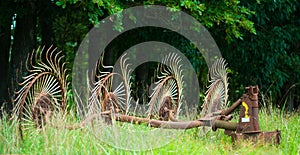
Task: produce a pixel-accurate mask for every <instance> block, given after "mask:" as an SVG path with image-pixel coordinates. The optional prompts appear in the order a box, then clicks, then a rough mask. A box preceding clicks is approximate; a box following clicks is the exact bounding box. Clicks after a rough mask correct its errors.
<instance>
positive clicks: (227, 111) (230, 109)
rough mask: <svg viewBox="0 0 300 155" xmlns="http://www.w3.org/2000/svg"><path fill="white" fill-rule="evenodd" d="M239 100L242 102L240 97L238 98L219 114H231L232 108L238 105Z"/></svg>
mask: <svg viewBox="0 0 300 155" xmlns="http://www.w3.org/2000/svg"><path fill="white" fill-rule="evenodd" d="M241 102H242V99H238V100H237V101H236V102H234V103H233V104H232V105H231V106H230V107H229V108H228V109H227V110H224V111H223V112H222V113H221V115H229V114H231V113H232V111H233V110H234V109H236V108H237V107H238V106H240V104H241Z"/></svg>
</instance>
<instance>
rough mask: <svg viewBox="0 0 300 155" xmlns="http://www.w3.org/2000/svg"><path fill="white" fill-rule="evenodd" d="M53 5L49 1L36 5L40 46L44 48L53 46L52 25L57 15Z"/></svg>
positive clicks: (44, 0)
mask: <svg viewBox="0 0 300 155" xmlns="http://www.w3.org/2000/svg"><path fill="white" fill-rule="evenodd" d="M54 5H55V4H53V2H52V1H49V0H43V1H40V2H39V5H38V16H39V18H38V19H39V26H40V35H41V38H42V45H43V46H46V48H48V47H50V46H51V45H53V40H54V38H53V37H54V35H53V30H52V23H53V22H54V17H55V15H56V14H57V11H56V10H55V9H56V8H55V6H54Z"/></svg>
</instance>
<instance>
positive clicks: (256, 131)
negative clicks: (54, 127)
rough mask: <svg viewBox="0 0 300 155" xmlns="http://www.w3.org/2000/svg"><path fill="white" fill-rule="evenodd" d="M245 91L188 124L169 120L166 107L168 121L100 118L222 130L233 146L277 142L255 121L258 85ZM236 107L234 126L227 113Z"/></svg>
mask: <svg viewBox="0 0 300 155" xmlns="http://www.w3.org/2000/svg"><path fill="white" fill-rule="evenodd" d="M246 90H247V93H246V94H244V95H243V96H242V97H241V98H240V99H238V100H237V101H236V102H235V103H233V104H232V106H230V107H229V108H228V109H225V110H221V111H219V112H215V113H212V114H208V115H206V116H205V117H203V118H200V119H197V120H192V121H180V120H177V119H175V118H174V117H173V112H174V110H170V109H167V108H164V111H165V112H168V114H169V115H168V117H169V119H168V120H169V121H168V120H155V119H151V118H143V117H136V116H129V115H125V114H120V113H111V112H106V113H105V114H104V115H106V117H107V115H108V117H109V118H114V119H115V120H116V121H120V122H128V123H135V124H147V125H149V126H151V127H155V128H166V129H191V128H197V127H200V126H209V127H212V129H213V131H216V130H217V129H225V134H226V135H230V136H231V138H232V142H233V143H235V142H237V141H240V140H251V141H252V142H254V143H256V142H258V141H262V142H264V143H265V142H267V143H273V144H279V143H280V139H281V132H280V130H275V131H271V132H263V131H260V126H259V121H258V108H259V107H258V86H249V87H246ZM240 106H241V108H240V116H239V121H238V123H235V122H229V120H231V119H232V116H231V115H230V114H231V113H232V112H233V111H234V110H235V109H237V108H238V107H240ZM112 115H113V116H112ZM102 116H103V115H102Z"/></svg>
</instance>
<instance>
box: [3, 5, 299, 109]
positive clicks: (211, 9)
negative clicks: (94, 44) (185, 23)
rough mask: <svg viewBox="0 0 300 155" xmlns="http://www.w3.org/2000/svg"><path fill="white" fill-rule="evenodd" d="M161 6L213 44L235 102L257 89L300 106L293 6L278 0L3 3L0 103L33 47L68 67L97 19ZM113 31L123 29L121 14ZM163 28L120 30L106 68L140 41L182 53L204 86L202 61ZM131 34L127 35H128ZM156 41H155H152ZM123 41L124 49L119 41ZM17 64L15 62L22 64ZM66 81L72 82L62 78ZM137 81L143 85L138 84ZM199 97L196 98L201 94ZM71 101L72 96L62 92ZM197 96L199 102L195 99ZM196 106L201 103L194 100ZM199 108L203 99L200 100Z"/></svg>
mask: <svg viewBox="0 0 300 155" xmlns="http://www.w3.org/2000/svg"><path fill="white" fill-rule="evenodd" d="M152 4H155V5H163V6H168V7H170V8H172V9H176V10H182V11H184V12H186V13H188V14H190V15H191V16H193V17H194V18H195V19H197V20H198V21H200V22H201V23H202V24H203V25H204V26H205V27H206V28H207V29H208V30H209V31H210V33H211V34H212V36H213V37H214V39H215V40H216V42H217V44H218V46H219V49H220V51H221V52H222V55H223V57H224V58H225V59H226V60H227V62H228V64H229V65H228V67H229V68H230V70H229V73H230V74H229V77H230V78H229V83H230V84H229V87H230V91H229V95H230V98H229V100H231V101H233V100H235V99H237V98H238V97H239V96H240V95H241V94H242V93H243V92H244V88H243V87H245V86H248V85H254V84H257V85H259V87H260V89H261V98H262V99H263V101H264V103H268V104H274V105H278V106H280V107H282V108H285V107H288V109H289V110H293V109H295V108H297V107H299V102H300V91H299V88H300V86H299V82H300V80H299V79H300V61H299V60H300V59H299V54H300V17H299V14H300V2H299V1H298V0H283V1H271V0H261V1H247V2H246V1H245V2H244V1H242V2H240V1H237V0H223V1H211V0H205V1H192V0H188V1H176V2H174V1H172V0H163V1H155V0H154V1H153V0H146V1H141V0H136V1H135V0H134V1H108V0H99V1H85V0H45V1H37V0H29V1H23V0H15V1H10V0H2V1H1V2H0V41H1V46H0V51H1V52H0V54H1V56H0V62H1V64H2V65H1V66H0V68H1V69H0V71H1V77H0V83H1V89H0V94H1V95H0V100H1V101H0V105H3V104H4V103H7V105H8V106H7V107H11V106H9V105H12V104H13V103H12V99H13V94H14V93H13V92H14V91H16V90H17V89H18V85H17V82H18V81H19V79H18V78H21V77H22V76H23V75H26V71H25V69H24V64H25V61H26V57H27V54H28V53H30V52H31V51H32V50H33V49H35V48H37V47H38V46H43V45H45V46H47V47H49V46H51V45H54V46H56V47H58V48H59V49H61V50H62V51H63V52H64V54H65V55H66V57H65V61H67V62H69V64H68V66H67V67H68V68H69V69H72V63H73V61H74V57H75V54H76V51H77V49H78V47H79V45H80V43H81V41H82V39H83V38H84V37H85V35H86V34H87V33H88V31H89V30H90V29H91V28H92V27H93V26H94V25H96V24H97V23H99V22H100V21H101V19H103V18H105V17H107V16H109V15H110V14H113V13H118V12H119V11H122V10H123V9H126V8H129V7H132V6H137V5H152ZM115 29H116V30H117V31H122V30H123V27H122V17H120V18H119V19H117V22H116V23H115ZM162 31H164V30H160V29H154V28H146V29H141V30H139V31H131V32H126V33H130V35H124V36H122V37H120V38H118V39H115V40H114V42H112V43H111V44H110V45H109V46H108V47H107V48H106V50H107V51H118V52H117V54H111V53H113V52H107V53H106V55H105V57H106V61H107V62H106V63H113V61H115V60H117V58H118V56H120V55H121V53H122V52H124V51H125V50H126V49H128V48H129V47H130V46H132V45H135V44H137V43H140V42H142V41H147V40H156V41H162V42H166V43H169V44H171V45H172V46H174V47H176V48H178V49H179V50H180V51H182V52H183V53H184V54H185V55H186V56H187V58H189V60H190V62H191V64H192V65H193V67H194V69H195V70H196V72H197V76H198V80H199V83H200V84H201V86H200V87H201V88H205V87H206V86H207V85H206V83H205V81H206V80H207V73H208V70H207V67H206V64H205V61H203V57H202V56H201V54H199V52H198V51H197V49H196V48H195V47H193V46H192V45H191V43H190V42H189V41H188V40H186V39H185V38H184V37H182V36H179V35H176V34H172V33H169V35H171V36H168V35H160V34H162V33H161V32H162ZM127 36H130V37H131V38H127ZM158 36H159V37H158ZM124 40H126V41H128V40H129V42H127V44H122V43H123V42H124ZM21 64H22V65H21ZM140 67H141V68H142V69H138V70H136V71H135V72H134V75H132V76H133V77H134V78H135V80H137V82H138V81H140V83H142V86H136V87H137V88H141V90H138V91H137V94H136V95H137V97H143V96H142V95H141V94H142V93H139V92H143V91H144V90H143V88H145V87H147V86H148V84H147V82H148V83H149V81H146V82H145V80H146V79H149V78H148V77H149V76H148V73H149V72H152V71H153V69H154V68H153V67H152V65H151V64H148V65H144V66H140ZM69 80H71V79H69ZM141 81H144V82H145V83H144V82H141ZM203 93H204V92H201V94H199V96H200V97H203ZM68 95H70V96H72V93H68ZM201 99H203V98H201ZM200 101H202V100H200ZM201 104H202V102H201Z"/></svg>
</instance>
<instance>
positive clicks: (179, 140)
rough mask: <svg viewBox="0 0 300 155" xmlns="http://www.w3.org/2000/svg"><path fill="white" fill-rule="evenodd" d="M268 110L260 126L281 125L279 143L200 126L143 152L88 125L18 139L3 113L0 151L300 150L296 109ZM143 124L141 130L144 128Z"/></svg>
mask: <svg viewBox="0 0 300 155" xmlns="http://www.w3.org/2000/svg"><path fill="white" fill-rule="evenodd" d="M270 111H271V112H269V113H267V112H266V110H265V109H262V110H260V113H259V117H260V120H259V121H260V125H261V129H262V130H263V131H273V130H276V129H280V130H281V133H282V140H281V144H280V145H279V146H275V145H262V144H257V145H252V144H250V143H248V142H246V141H245V142H241V143H239V144H238V145H236V146H233V145H232V143H231V137H229V136H226V135H225V134H224V133H223V130H220V129H218V130H217V132H212V131H211V132H208V133H207V134H206V135H203V134H201V131H202V130H200V129H190V130H186V131H184V132H183V133H182V134H181V135H179V136H178V137H176V138H174V140H172V141H171V142H170V143H169V144H167V145H165V146H164V147H161V148H156V149H153V150H148V151H143V152H139V151H137V152H134V151H126V150H121V149H117V148H114V147H112V146H109V145H107V144H106V143H104V142H101V141H100V140H99V139H97V138H96V137H95V136H94V135H93V134H92V133H91V132H90V130H88V128H81V129H77V130H67V129H57V128H54V127H51V126H46V127H45V128H43V129H36V128H32V129H29V130H27V131H25V133H24V139H23V141H21V140H20V138H19V136H18V135H19V134H18V125H17V124H16V122H14V121H8V119H6V118H5V117H3V118H2V119H1V123H0V141H1V143H0V154H247V155H249V154H253V155H254V154H255V155H257V154H276V155H277V154H291V155H293V154H300V125H299V123H300V117H299V112H298V113H291V114H286V113H281V112H280V111H279V110H277V109H271V110H270ZM54 122H56V124H58V125H64V124H71V123H76V122H78V121H76V120H75V116H74V115H68V119H66V120H65V119H60V118H59V117H57V118H56V120H54ZM137 128H139V127H137ZM143 128H144V127H143ZM143 128H141V130H144V129H143ZM140 143H143V140H140Z"/></svg>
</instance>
